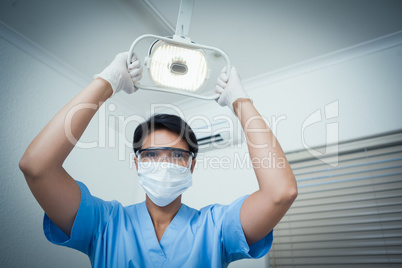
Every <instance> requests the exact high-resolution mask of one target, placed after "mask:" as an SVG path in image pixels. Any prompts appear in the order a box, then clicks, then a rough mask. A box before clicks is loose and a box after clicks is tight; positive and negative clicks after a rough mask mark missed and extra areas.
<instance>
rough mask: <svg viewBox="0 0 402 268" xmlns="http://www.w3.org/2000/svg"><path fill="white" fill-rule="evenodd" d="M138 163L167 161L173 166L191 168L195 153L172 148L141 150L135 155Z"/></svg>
mask: <svg viewBox="0 0 402 268" xmlns="http://www.w3.org/2000/svg"><path fill="white" fill-rule="evenodd" d="M135 155H136V156H137V159H138V162H140V163H141V162H163V161H164V160H165V159H166V160H167V161H168V162H169V163H172V164H176V165H180V166H183V167H190V166H191V161H192V159H193V158H194V153H193V152H190V151H187V150H183V149H179V148H171V147H158V148H146V149H140V150H138V151H137V152H136V154H135Z"/></svg>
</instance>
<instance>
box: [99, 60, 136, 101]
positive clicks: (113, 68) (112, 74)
mask: <svg viewBox="0 0 402 268" xmlns="http://www.w3.org/2000/svg"><path fill="white" fill-rule="evenodd" d="M127 57H128V52H122V53H119V54H117V55H116V57H115V58H114V60H113V61H112V63H110V64H109V66H107V67H106V68H105V69H104V70H103V71H102V72H101V73H99V74H96V75H94V79H96V78H98V77H100V78H103V79H105V80H106V81H108V82H109V83H110V85H111V86H112V89H113V95H112V96H114V95H115V94H116V93H118V92H120V91H121V90H123V91H125V92H126V93H128V94H131V93H133V92H136V91H137V90H138V88H136V87H135V86H134V82H138V81H139V80H140V79H141V78H142V66H141V63H140V60H139V59H138V57H137V55H135V54H134V55H133V57H132V58H131V62H132V63H131V64H130V65H129V66H128V70H127V67H126V66H127V64H126V61H127Z"/></svg>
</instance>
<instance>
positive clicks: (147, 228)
mask: <svg viewBox="0 0 402 268" xmlns="http://www.w3.org/2000/svg"><path fill="white" fill-rule="evenodd" d="M186 208H187V206H186V205H184V204H181V206H180V209H179V211H177V213H176V215H175V216H174V218H173V219H172V221H171V222H170V223H169V225H168V227H167V228H166V230H165V232H164V233H163V235H162V238H161V240H160V242H158V238H157V237H156V233H155V228H154V224H153V223H152V218H151V215H150V214H149V211H148V208H147V206H146V204H145V201H144V202H142V203H141V204H140V206H139V211H140V213H139V214H140V215H139V219H140V226H141V230H142V232H143V237H144V239H145V244H146V245H147V248H148V252H149V254H150V257H151V258H152V261H153V262H154V263H155V261H156V259H155V258H157V259H158V262H161V263H160V264H162V263H163V262H164V261H165V260H166V258H167V256H168V255H169V253H170V252H171V250H172V248H174V247H175V245H176V239H177V237H179V234H180V232H182V231H183V230H184V228H183V226H184V225H185V223H186V221H187V220H188V219H187V218H186V217H185V214H186V213H185V212H186V210H187V209H186ZM155 264H156V263H155Z"/></svg>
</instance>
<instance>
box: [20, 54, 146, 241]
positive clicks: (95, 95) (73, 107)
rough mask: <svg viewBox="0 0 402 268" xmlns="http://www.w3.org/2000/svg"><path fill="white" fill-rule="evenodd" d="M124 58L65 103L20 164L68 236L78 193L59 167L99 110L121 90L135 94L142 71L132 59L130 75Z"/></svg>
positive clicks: (31, 185) (45, 208) (32, 187)
mask: <svg viewBox="0 0 402 268" xmlns="http://www.w3.org/2000/svg"><path fill="white" fill-rule="evenodd" d="M126 58H127V53H121V54H118V55H117V56H116V58H115V59H114V61H113V62H112V63H111V64H110V65H109V66H108V67H107V68H106V69H105V70H104V71H103V72H102V73H100V74H99V75H97V77H98V78H97V79H95V80H94V81H93V82H92V83H90V84H89V85H88V86H87V87H86V88H85V89H84V90H82V91H81V92H80V93H79V94H78V95H77V96H75V97H74V98H73V99H72V100H71V101H70V102H69V103H67V104H66V105H65V106H64V107H63V108H62V109H61V110H60V111H59V112H58V113H57V114H56V115H55V116H54V117H53V118H52V119H51V121H50V122H49V123H48V124H47V125H46V126H45V127H44V128H43V129H42V130H41V131H40V133H39V134H38V135H37V136H36V137H35V138H34V140H33V141H32V142H31V144H30V145H29V146H28V148H27V149H26V151H25V153H24V155H23V156H22V158H21V160H20V162H19V167H20V169H21V171H22V172H23V173H24V176H25V179H26V181H27V183H28V186H29V188H30V189H31V191H32V194H33V195H34V196H35V198H36V200H37V201H38V203H39V204H40V206H41V207H42V208H43V210H44V211H45V212H46V214H47V215H48V216H49V218H50V219H51V220H52V221H53V222H54V223H55V224H56V225H57V226H58V227H59V228H60V229H61V230H62V231H63V232H64V233H65V234H67V235H70V233H71V228H72V226H73V223H74V220H75V216H76V214H77V211H78V208H79V205H80V199H81V192H80V189H79V186H78V184H77V183H76V182H75V180H74V179H73V178H72V177H71V176H70V175H69V174H68V173H67V172H66V170H64V168H63V166H62V165H63V163H64V161H65V160H66V158H67V156H68V155H69V154H70V152H71V151H72V149H73V148H74V146H75V144H76V143H77V141H78V140H79V139H80V137H81V136H82V134H83V133H84V130H85V129H86V127H87V126H88V124H89V122H90V121H91V119H92V117H93V116H94V114H95V113H96V112H97V110H98V109H99V107H100V106H101V105H102V104H103V103H104V102H105V101H106V100H107V99H108V98H109V97H110V96H112V95H113V94H116V93H117V92H118V91H120V90H124V91H126V92H128V93H132V92H134V91H135V88H134V86H133V82H132V80H133V81H138V80H139V79H140V78H141V72H142V69H141V67H140V63H139V61H138V60H136V59H133V64H131V65H130V66H129V69H130V73H129V72H128V71H127V68H126V63H125V60H126ZM119 74H120V75H119ZM130 76H131V77H130Z"/></svg>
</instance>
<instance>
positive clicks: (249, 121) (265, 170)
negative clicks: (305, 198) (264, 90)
mask: <svg viewBox="0 0 402 268" xmlns="http://www.w3.org/2000/svg"><path fill="white" fill-rule="evenodd" d="M233 107H234V110H235V113H236V115H237V116H238V118H239V120H240V123H241V125H242V127H243V131H244V133H245V136H246V140H247V146H248V150H249V154H250V158H251V161H252V164H253V168H254V171H255V174H256V177H257V180H258V185H259V189H260V191H261V192H264V193H266V194H267V196H268V197H269V198H272V199H273V200H274V201H275V202H276V201H278V202H280V201H281V200H282V199H283V198H285V199H286V198H293V197H294V196H295V195H297V185H296V180H295V178H294V175H293V172H292V169H291V167H290V165H289V163H288V161H287V159H286V156H285V154H284V152H283V150H282V148H281V146H280V144H279V142H278V140H277V139H276V137H275V135H274V134H273V133H272V131H271V130H270V128H269V127H268V125H267V124H266V122H265V121H264V119H263V118H262V117H261V115H260V114H259V113H258V111H257V110H256V108H255V107H254V105H253V104H252V102H251V101H250V100H248V99H239V100H238V101H236V102H235V103H234V104H233Z"/></svg>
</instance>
